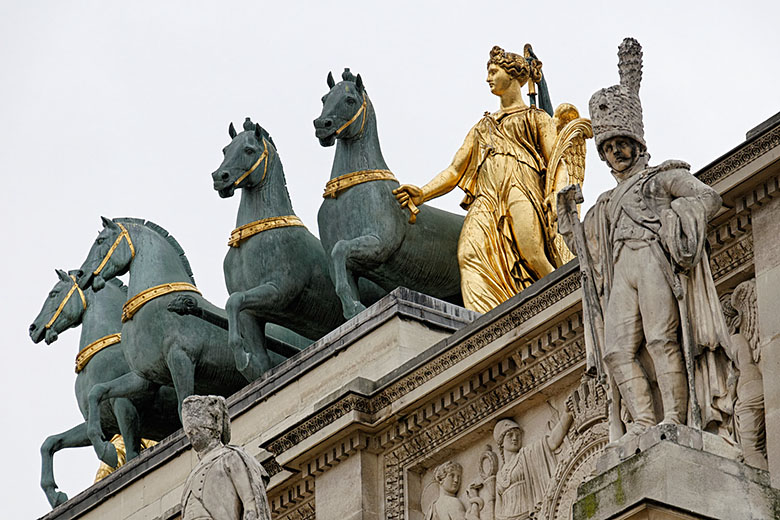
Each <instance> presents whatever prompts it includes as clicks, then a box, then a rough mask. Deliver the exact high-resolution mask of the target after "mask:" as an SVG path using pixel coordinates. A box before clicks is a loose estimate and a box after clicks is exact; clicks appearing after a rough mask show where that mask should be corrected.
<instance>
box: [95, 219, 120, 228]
mask: <svg viewBox="0 0 780 520" xmlns="http://www.w3.org/2000/svg"><path fill="white" fill-rule="evenodd" d="M100 220H102V221H103V227H104V228H108V229H116V228H118V227H119V226H117V225H116V224H115V223H114V221H113V220H111V219H110V218H106V217H100Z"/></svg>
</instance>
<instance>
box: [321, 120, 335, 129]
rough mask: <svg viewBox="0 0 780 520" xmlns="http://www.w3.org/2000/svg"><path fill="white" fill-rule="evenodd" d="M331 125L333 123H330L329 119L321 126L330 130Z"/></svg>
mask: <svg viewBox="0 0 780 520" xmlns="http://www.w3.org/2000/svg"><path fill="white" fill-rule="evenodd" d="M332 124H333V121H331V120H330V119H326V120H325V121H324V124H323V125H322V126H324V127H325V128H330V126H331V125H332Z"/></svg>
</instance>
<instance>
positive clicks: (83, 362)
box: [76, 332, 122, 374]
mask: <svg viewBox="0 0 780 520" xmlns="http://www.w3.org/2000/svg"><path fill="white" fill-rule="evenodd" d="M120 341H122V333H121V332H117V333H116V334H109V335H108V336H103V337H102V338H100V339H98V340H96V341H93V342H92V343H90V344H89V345H87V346H86V347H84V348H83V349H81V350H80V351H79V353H78V355H76V373H77V374H78V373H79V372H81V371H82V370H84V367H85V366H87V363H89V360H90V359H92V358H93V357H95V354H97V353H98V352H100V351H101V350H103V349H104V348H106V347H110V346H111V345H116V344H117V343H119V342H120Z"/></svg>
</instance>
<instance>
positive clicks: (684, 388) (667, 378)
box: [657, 372, 688, 424]
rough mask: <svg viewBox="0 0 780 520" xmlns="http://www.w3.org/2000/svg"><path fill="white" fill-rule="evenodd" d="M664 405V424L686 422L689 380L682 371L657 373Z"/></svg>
mask: <svg viewBox="0 0 780 520" xmlns="http://www.w3.org/2000/svg"><path fill="white" fill-rule="evenodd" d="M657 379H658V389H659V390H660V392H661V402H662V403H663V406H664V420H663V421H662V423H663V424H685V417H686V415H687V412H688V380H687V379H686V378H685V374H683V373H682V372H667V373H665V374H657Z"/></svg>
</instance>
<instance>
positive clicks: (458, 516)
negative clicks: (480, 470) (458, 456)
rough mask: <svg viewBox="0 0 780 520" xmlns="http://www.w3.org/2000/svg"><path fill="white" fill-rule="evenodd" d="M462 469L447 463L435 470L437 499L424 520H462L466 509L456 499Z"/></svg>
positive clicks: (456, 464) (450, 462)
mask: <svg viewBox="0 0 780 520" xmlns="http://www.w3.org/2000/svg"><path fill="white" fill-rule="evenodd" d="M462 477H463V467H462V466H461V465H460V464H458V463H457V462H452V461H447V462H445V463H444V464H442V465H440V466H439V467H437V468H436V471H435V472H434V478H435V479H436V482H437V483H438V484H439V498H437V499H436V500H435V501H434V502H433V503H432V504H431V505H430V507H429V508H428V511H427V512H426V513H425V520H464V519H465V518H466V508H465V507H464V506H463V502H461V501H460V499H459V498H458V491H459V490H460V482H461V478H462Z"/></svg>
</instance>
